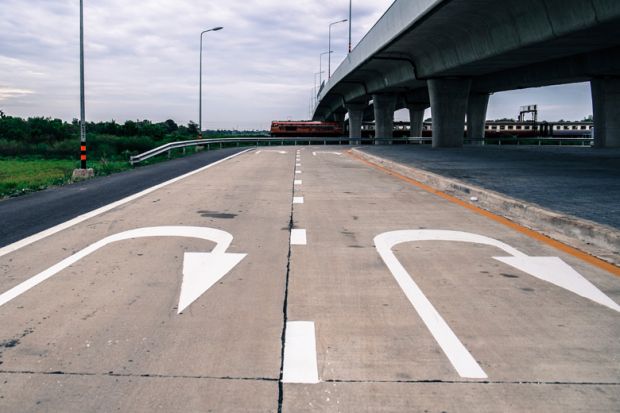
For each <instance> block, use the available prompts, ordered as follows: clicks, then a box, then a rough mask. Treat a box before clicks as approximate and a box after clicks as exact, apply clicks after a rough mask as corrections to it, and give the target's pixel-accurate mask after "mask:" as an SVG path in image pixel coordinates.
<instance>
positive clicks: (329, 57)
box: [327, 19, 347, 79]
mask: <svg viewBox="0 0 620 413" xmlns="http://www.w3.org/2000/svg"><path fill="white" fill-rule="evenodd" d="M346 21H347V19H344V20H339V21H337V22H333V23H330V24H329V47H328V48H327V50H332V26H333V25H335V24H338V23H344V22H346ZM327 62H328V63H327V73H328V76H327V78H328V79H331V77H332V55H331V54H330V55H329V56H328V58H327Z"/></svg>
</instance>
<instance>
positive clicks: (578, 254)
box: [347, 151, 620, 277]
mask: <svg viewBox="0 0 620 413" xmlns="http://www.w3.org/2000/svg"><path fill="white" fill-rule="evenodd" d="M347 155H349V156H351V157H353V158H355V159H357V160H359V161H361V162H363V163H365V164H367V165H369V166H371V167H373V168H374V169H377V170H379V171H381V172H384V173H386V174H388V175H391V176H393V177H395V178H398V179H400V180H402V181H405V182H408V183H410V184H412V185H415V186H417V187H418V188H420V189H423V190H425V191H427V192H430V193H432V194H435V195H437V196H439V197H441V198H443V199H445V200H446V201H449V202H452V203H454V204H457V205H460V206H462V207H464V208H467V209H469V210H470V211H473V212H475V213H477V214H480V215H482V216H485V217H487V218H489V219H491V220H493V221H495V222H498V223H500V224H502V225H505V226H507V227H509V228H512V229H514V230H515V231H518V232H520V233H521V234H524V235H527V236H528V237H530V238H533V239H535V240H537V241H540V242H543V243H545V244H547V245H550V246H552V247H554V248H556V249H558V250H560V251H562V252H565V253H567V254H569V255H572V256H573V257H575V258H579V259H580V260H582V261H585V262H587V263H588V264H591V265H594V266H595V267H598V268H600V269H603V270H605V271H608V272H610V273H612V274H613V275H615V276H618V277H620V267H618V266H616V265H613V264H611V263H609V262H607V261H603V260H601V259H600V258H596V257H594V256H592V255H590V254H587V253H585V252H583V251H580V250H578V249H576V248H573V247H571V246H570V245H566V244H564V243H563V242H560V241H557V240H554V239H552V238H549V237H548V236H546V235H543V234H541V233H539V232H536V231H534V230H531V229H529V228H526V227H524V226H522V225H519V224H517V223H516V222H513V221H511V220H509V219H507V218H504V217H502V216H499V215H496V214H494V213H492V212H489V211H487V210H485V209H482V208H480V207H477V206H475V205H472V204H470V203H468V202H465V201H462V200H460V199H458V198H456V197H454V196H452V195H448V194H446V193H445V192H442V191H440V190H438V189H435V188H433V187H431V186H428V185H426V184H423V183H422V182H419V181H416V180H415V179H412V178H409V177H407V176H405V175H402V174H400V173H398V172H395V171H392V170H391V169H389V168H386V167H385V166H382V165H379V164H376V163H374V162H371V161H369V160H368V159H365V158H363V157H361V156H359V155H357V154H355V153H353V152H351V151H347Z"/></svg>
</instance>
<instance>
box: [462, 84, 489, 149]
mask: <svg viewBox="0 0 620 413" xmlns="http://www.w3.org/2000/svg"><path fill="white" fill-rule="evenodd" d="M489 96H490V94H488V93H476V92H472V93H470V94H469V103H468V104H467V137H468V138H469V139H470V140H471V141H472V144H474V145H483V144H484V127H485V125H486V120H487V108H488V107H489Z"/></svg>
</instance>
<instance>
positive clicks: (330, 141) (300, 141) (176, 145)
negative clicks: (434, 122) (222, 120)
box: [129, 136, 592, 165]
mask: <svg viewBox="0 0 620 413" xmlns="http://www.w3.org/2000/svg"><path fill="white" fill-rule="evenodd" d="M432 141H433V138H431V137H417V138H411V137H395V138H365V137H362V138H361V139H349V138H348V137H340V138H327V137H304V138H298V137H296V138H293V137H286V138H285V137H279V138H272V137H266V136H264V137H252V138H224V139H196V140H191V141H178V142H171V143H167V144H165V145H162V146H159V147H157V148H154V149H151V150H150V151H146V152H144V153H141V154H139V155H135V156H132V157H130V158H129V162H130V163H131V164H132V165H135V164H137V163H140V162H142V161H145V160H147V159H150V158H152V157H154V156H157V155H161V154H162V153H166V152H168V155H170V153H171V151H172V150H173V149H184V148H188V147H192V146H193V147H198V146H204V147H206V148H207V150H209V149H211V146H212V145H219V148H220V149H221V148H223V147H224V145H227V146H230V145H236V146H241V145H244V146H248V145H256V146H259V145H260V144H266V145H267V146H271V145H272V144H279V145H281V146H283V145H348V144H355V145H375V144H381V143H390V144H397V145H398V144H401V145H402V144H419V145H423V144H430V143H432ZM465 143H474V142H472V141H471V140H468V139H465ZM479 144H484V145H507V144H508V145H539V146H542V145H553V144H555V145H559V146H562V145H563V144H565V145H580V146H591V145H592V138H588V137H585V138H512V137H503V138H486V139H485V140H484V141H479Z"/></svg>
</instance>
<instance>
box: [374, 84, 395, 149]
mask: <svg viewBox="0 0 620 413" xmlns="http://www.w3.org/2000/svg"><path fill="white" fill-rule="evenodd" d="M372 100H373V102H374V107H375V138H379V139H391V138H392V137H393V135H394V112H396V95H394V94H381V95H372ZM375 144H377V145H391V144H392V141H391V140H387V141H375Z"/></svg>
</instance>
